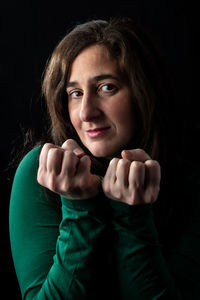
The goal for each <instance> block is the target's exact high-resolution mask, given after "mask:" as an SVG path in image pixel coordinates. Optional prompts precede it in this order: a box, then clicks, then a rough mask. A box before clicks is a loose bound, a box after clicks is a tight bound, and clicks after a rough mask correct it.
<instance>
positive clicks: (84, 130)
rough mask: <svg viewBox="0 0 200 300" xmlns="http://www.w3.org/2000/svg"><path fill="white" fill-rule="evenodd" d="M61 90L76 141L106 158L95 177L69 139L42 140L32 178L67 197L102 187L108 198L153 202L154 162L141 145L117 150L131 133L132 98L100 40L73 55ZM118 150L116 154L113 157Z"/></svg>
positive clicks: (156, 184)
mask: <svg viewBox="0 0 200 300" xmlns="http://www.w3.org/2000/svg"><path fill="white" fill-rule="evenodd" d="M66 92H67V93H68V110H69V116H70V119H71V122H72V125H73V126H74V128H75V130H76V132H77V133H78V135H79V137H80V139H81V141H82V143H83V144H84V145H85V146H86V147H87V148H88V149H89V150H90V152H91V153H92V154H93V155H94V156H96V157H107V158H110V160H111V161H110V164H109V166H108V169H107V172H106V174H105V177H104V179H103V181H102V182H101V180H100V178H99V177H98V176H96V175H94V174H91V172H90V167H91V161H90V158H89V156H87V155H85V153H84V151H83V150H82V149H81V148H80V146H79V145H78V144H77V143H76V142H75V141H74V140H72V139H69V140H67V141H66V142H65V143H64V144H63V145H62V146H61V147H58V146H55V145H53V144H45V145H44V147H43V149H42V151H41V154H40V160H39V169H38V177H37V179H38V182H39V183H40V184H41V185H43V186H45V187H46V188H48V189H50V190H51V191H53V192H55V193H58V194H61V195H63V196H64V197H66V198H69V199H85V198H91V197H94V196H95V195H97V194H98V192H99V190H100V188H101V187H102V188H103V191H104V193H105V194H106V195H107V196H108V197H109V198H111V199H113V200H116V201H120V202H124V203H126V204H128V205H137V204H144V203H152V202H155V201H156V199H157V196H158V193H159V187H160V179H161V172H160V166H159V163H158V162H157V161H155V160H151V158H150V157H149V155H148V154H147V153H145V151H144V150H142V149H133V150H123V149H125V148H126V145H127V144H128V143H129V142H130V140H131V139H132V138H133V137H134V131H135V127H136V124H135V122H134V108H133V104H132V103H133V102H132V100H131V92H130V89H129V88H128V86H127V85H126V84H125V83H124V82H123V80H122V78H121V77H120V75H119V71H118V66H117V62H116V60H114V59H113V58H112V57H111V56H110V54H109V53H108V51H107V49H106V48H105V47H104V46H99V45H93V46H90V47H88V48H86V49H84V50H83V51H82V52H81V53H80V54H79V55H78V56H77V57H76V59H75V60H74V62H73V63H72V67H71V72H70V76H69V80H68V82H67V88H66ZM88 130H89V132H88ZM119 153H121V159H119V158H115V156H116V155H117V154H119Z"/></svg>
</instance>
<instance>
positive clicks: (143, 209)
mask: <svg viewBox="0 0 200 300" xmlns="http://www.w3.org/2000/svg"><path fill="white" fill-rule="evenodd" d="M109 205H110V209H111V214H112V216H113V217H123V216H134V217H137V216H141V215H143V216H144V215H146V214H149V212H151V211H152V204H137V205H129V204H127V203H123V202H119V201H116V200H112V199H109Z"/></svg>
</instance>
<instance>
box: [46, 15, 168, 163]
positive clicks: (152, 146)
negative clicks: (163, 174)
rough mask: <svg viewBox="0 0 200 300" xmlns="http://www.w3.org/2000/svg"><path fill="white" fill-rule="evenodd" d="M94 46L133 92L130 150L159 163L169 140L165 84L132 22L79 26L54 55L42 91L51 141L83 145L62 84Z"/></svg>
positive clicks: (143, 37)
mask: <svg viewBox="0 0 200 300" xmlns="http://www.w3.org/2000/svg"><path fill="white" fill-rule="evenodd" d="M92 44H100V45H104V46H106V48H107V49H108V51H109V52H110V54H111V55H112V57H114V58H115V59H116V60H117V61H118V64H119V69H120V71H121V73H122V74H123V76H124V79H125V81H126V82H127V84H128V85H129V87H130V89H131V90H132V95H133V97H132V98H133V101H134V109H135V111H136V115H137V124H138V126H137V131H136V134H135V136H134V139H133V141H132V143H131V147H134V148H142V149H144V150H145V151H147V152H148V153H149V155H150V156H151V157H152V158H153V159H158V160H162V157H163V151H162V149H164V148H165V147H164V145H165V139H166V137H167V130H166V124H167V122H165V121H167V120H165V119H166V116H167V114H166V107H165V106H166V103H167V88H168V87H167V81H166V77H165V73H164V71H163V67H162V63H161V60H160V58H159V55H158V53H157V51H156V50H155V48H154V46H153V43H152V42H151V39H150V38H149V36H148V35H147V34H146V33H144V32H143V31H142V30H141V28H139V27H138V26H137V25H136V24H135V23H134V22H133V21H132V20H130V19H119V18H118V19H112V20H110V21H108V22H107V21H103V20H93V21H89V22H86V23H83V24H80V25H77V26H76V27H75V28H74V29H73V30H72V31H70V32H69V33H68V34H67V35H66V36H65V37H64V38H63V39H62V40H61V41H60V43H59V44H58V45H57V47H56V48H55V50H54V51H53V54H52V56H51V58H50V60H49V63H48V65H47V68H46V71H45V74H44V80H43V86H42V90H43V94H44V97H45V99H46V102H47V107H48V111H49V114H50V120H51V129H50V132H51V137H52V140H53V142H54V143H56V144H58V145H61V144H62V143H63V142H64V141H65V140H66V139H68V138H73V139H76V140H77V142H78V143H79V144H81V141H80V140H79V137H78V136H77V134H76V132H75V130H74V128H73V126H72V124H71V122H70V119H69V114H68V105H67V101H68V99H67V93H66V83H67V79H68V76H69V72H70V67H71V65H72V63H73V61H74V59H75V58H76V57H77V55H78V54H79V53H80V52H81V51H82V50H83V49H84V48H86V47H88V46H90V45H92ZM86 151H87V149H86Z"/></svg>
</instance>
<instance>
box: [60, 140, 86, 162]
mask: <svg viewBox="0 0 200 300" xmlns="http://www.w3.org/2000/svg"><path fill="white" fill-rule="evenodd" d="M62 149H64V150H68V151H73V152H74V154H76V156H78V157H79V158H80V157H82V156H84V155H85V153H84V151H83V149H82V148H81V147H80V146H79V144H78V143H77V142H76V141H75V140H73V139H68V140H66V141H65V142H64V143H63V144H62Z"/></svg>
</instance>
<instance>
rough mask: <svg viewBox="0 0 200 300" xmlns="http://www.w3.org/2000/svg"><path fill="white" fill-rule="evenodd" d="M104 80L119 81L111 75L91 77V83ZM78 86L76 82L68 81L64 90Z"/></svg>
mask: <svg viewBox="0 0 200 300" xmlns="http://www.w3.org/2000/svg"><path fill="white" fill-rule="evenodd" d="M104 79H114V80H117V81H119V78H118V77H117V76H114V75H112V74H101V75H97V76H95V77H93V78H92V79H91V81H96V82H98V81H101V80H104ZM77 84H78V82H77V81H69V82H68V83H67V85H66V89H67V88H69V87H74V86H76V85H77Z"/></svg>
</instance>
